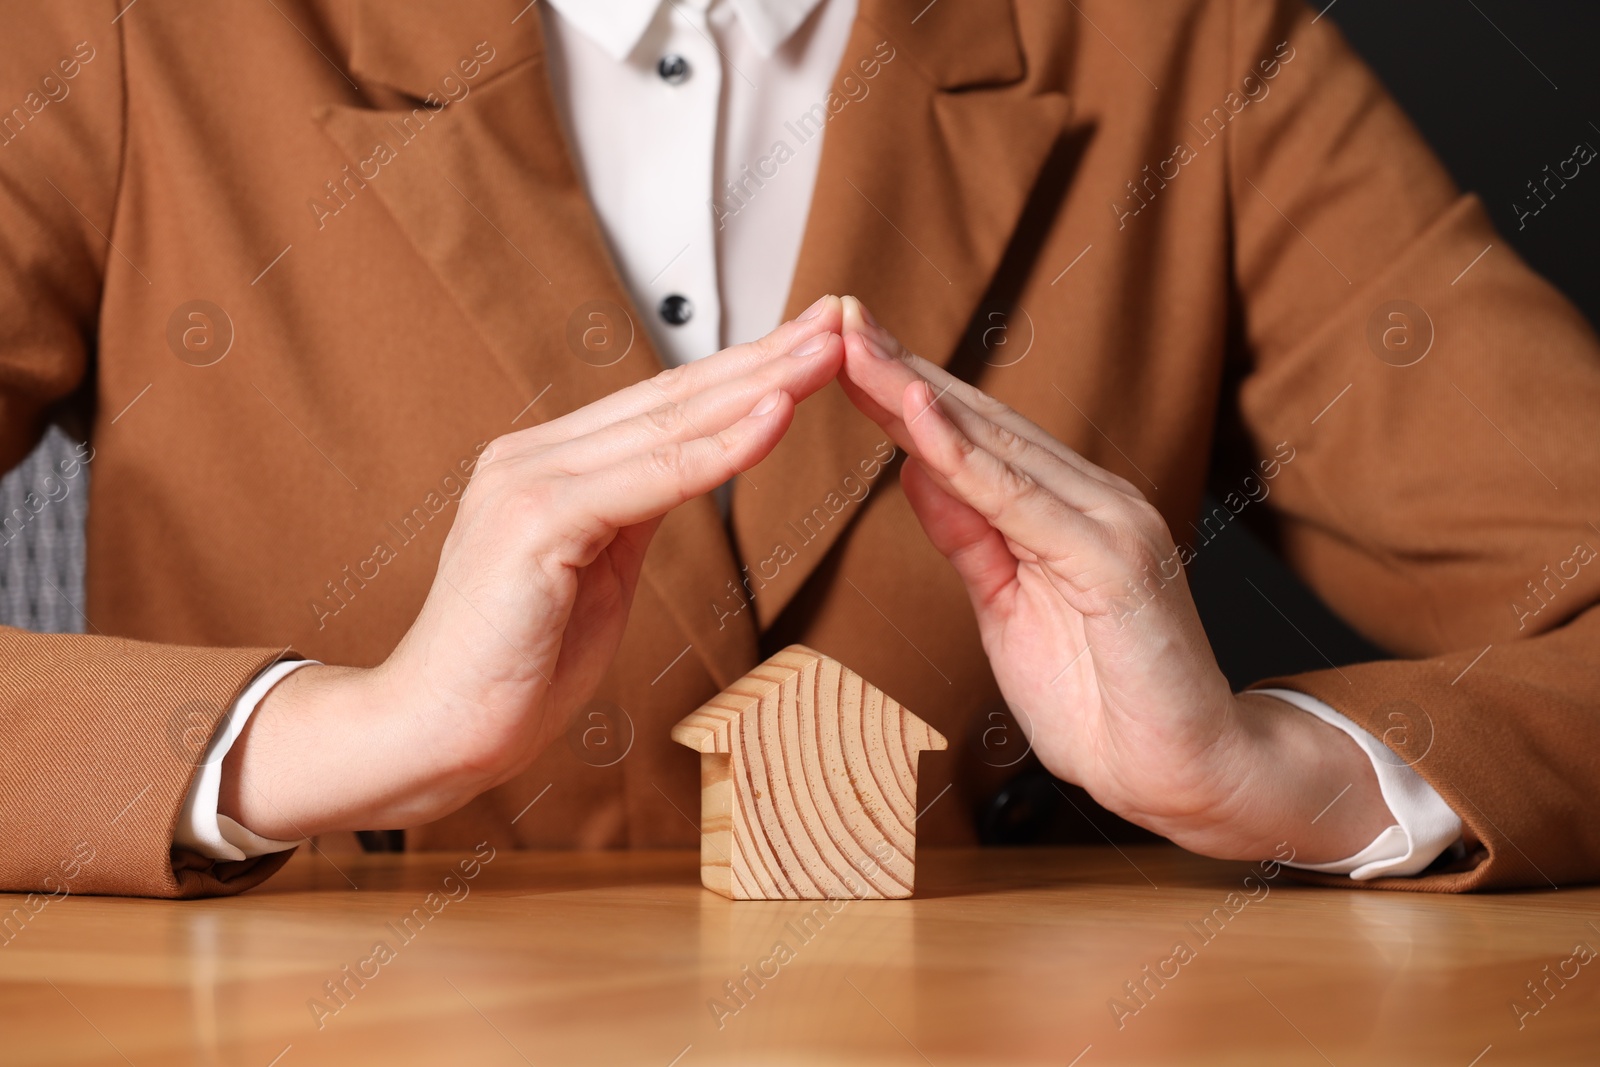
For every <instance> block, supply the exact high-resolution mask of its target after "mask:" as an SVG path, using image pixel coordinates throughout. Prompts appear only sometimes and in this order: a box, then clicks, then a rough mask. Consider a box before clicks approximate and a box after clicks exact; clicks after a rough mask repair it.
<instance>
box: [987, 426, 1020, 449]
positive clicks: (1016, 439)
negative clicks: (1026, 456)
mask: <svg viewBox="0 0 1600 1067" xmlns="http://www.w3.org/2000/svg"><path fill="white" fill-rule="evenodd" d="M991 432H992V433H993V435H994V445H995V448H997V449H999V450H1000V451H1002V452H1007V453H1010V454H1012V455H1015V454H1017V453H1019V452H1021V451H1022V450H1023V449H1024V448H1025V447H1026V446H1027V442H1026V441H1024V440H1023V438H1022V436H1021V435H1020V434H1018V433H1016V432H1015V431H1013V430H1010V429H1008V428H1007V427H1005V426H1001V425H999V424H996V425H995V427H994V429H993V431H991Z"/></svg>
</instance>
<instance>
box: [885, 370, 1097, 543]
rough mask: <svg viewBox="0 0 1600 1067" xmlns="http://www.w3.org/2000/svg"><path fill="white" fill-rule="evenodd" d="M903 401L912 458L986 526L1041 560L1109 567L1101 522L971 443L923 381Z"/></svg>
mask: <svg viewBox="0 0 1600 1067" xmlns="http://www.w3.org/2000/svg"><path fill="white" fill-rule="evenodd" d="M904 402H905V405H906V409H907V414H908V415H909V416H910V418H909V419H908V421H907V426H908V427H909V428H910V430H911V432H912V436H913V438H914V445H913V447H914V449H915V455H916V456H917V457H919V458H920V459H921V460H922V461H923V463H924V464H925V465H926V466H927V467H928V469H929V471H930V472H932V473H934V474H937V475H939V477H940V479H941V480H942V481H943V482H944V483H945V484H946V485H948V486H949V492H950V493H951V495H953V496H955V497H956V498H957V499H959V500H961V501H962V502H963V503H965V504H967V505H968V506H969V507H971V508H972V509H973V510H974V511H976V512H977V513H978V514H980V515H982V516H983V518H984V519H986V520H987V521H988V523H989V525H991V526H993V527H995V528H996V529H997V530H999V531H1000V532H1001V533H1002V534H1004V535H1005V536H1006V537H1007V538H1009V539H1011V540H1012V541H1014V542H1016V543H1017V544H1018V545H1019V546H1021V547H1023V548H1025V549H1026V550H1028V551H1030V552H1032V553H1034V554H1035V555H1037V556H1038V557H1039V558H1040V559H1043V560H1045V561H1056V560H1063V559H1069V558H1072V557H1081V560H1080V562H1081V563H1084V564H1087V565H1088V566H1089V568H1090V569H1091V570H1098V569H1100V568H1101V567H1102V566H1103V565H1105V564H1106V563H1109V561H1110V555H1111V553H1110V546H1109V545H1108V544H1107V542H1106V536H1107V535H1106V532H1105V529H1104V527H1102V525H1101V524H1100V523H1098V522H1096V521H1095V520H1093V519H1091V518H1089V517H1088V516H1087V515H1085V514H1083V512H1081V511H1079V510H1078V509H1077V508H1074V507H1071V506H1069V505H1068V504H1067V503H1066V502H1065V501H1063V500H1061V499H1060V498H1059V497H1057V496H1056V495H1055V494H1054V493H1051V492H1050V491H1049V490H1048V489H1046V488H1045V487H1044V486H1043V485H1041V484H1040V483H1039V482H1038V481H1036V480H1035V479H1034V478H1032V477H1031V476H1029V475H1028V474H1027V473H1025V472H1023V471H1020V470H1018V469H1017V468H1016V467H1013V466H1011V465H1010V464H1009V463H1006V462H1005V461H1004V460H1002V459H1001V458H999V457H998V456H995V455H994V454H993V453H991V452H989V451H987V450H986V449H984V448H983V447H981V446H980V445H978V444H976V443H975V442H973V441H972V439H971V438H969V437H967V436H966V434H964V433H962V432H961V429H960V428H959V427H958V426H957V425H956V424H955V423H953V422H952V421H950V420H949V419H947V418H946V417H945V416H944V413H943V410H942V408H941V407H940V404H939V403H937V402H935V399H934V393H933V390H932V388H931V387H930V385H929V384H928V383H927V382H917V383H914V384H912V385H910V386H908V387H907V388H906V395H905V401H904Z"/></svg>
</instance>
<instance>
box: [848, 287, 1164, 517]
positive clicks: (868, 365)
mask: <svg viewBox="0 0 1600 1067" xmlns="http://www.w3.org/2000/svg"><path fill="white" fill-rule="evenodd" d="M842 310H843V319H844V330H845V335H844V336H845V367H844V374H843V375H842V376H841V379H840V380H841V382H842V383H844V384H845V392H846V394H848V395H849V396H850V398H851V399H852V400H853V401H855V402H856V405H857V407H859V408H860V409H861V411H862V413H863V414H865V415H866V416H867V417H868V418H871V419H872V420H873V421H874V422H877V423H878V425H880V426H882V427H883V428H884V429H885V431H887V432H888V433H889V434H890V436H891V437H894V438H896V440H897V443H900V444H903V445H904V444H906V443H907V442H906V441H904V440H899V438H900V437H903V436H906V435H905V434H904V431H903V429H901V427H903V424H904V422H905V419H906V416H905V414H904V412H903V410H902V407H901V403H900V400H901V398H902V396H903V395H904V393H905V388H906V386H907V385H909V384H910V383H911V382H913V381H915V380H916V379H918V378H921V379H922V380H923V381H926V382H928V383H929V384H930V385H932V386H933V388H934V392H935V393H936V395H939V396H953V397H955V398H956V399H957V400H959V401H961V403H962V404H964V405H966V407H967V408H968V409H970V410H972V411H974V412H976V413H977V414H979V415H980V416H982V417H983V418H985V419H988V420H989V421H990V422H993V423H995V424H996V425H997V426H1001V427H1003V428H1004V429H1006V430H1008V431H1010V432H1011V433H1013V434H1016V435H1017V436H1018V437H1021V438H1023V439H1025V440H1028V441H1031V442H1032V443H1033V444H1035V445H1037V446H1038V447H1039V448H1042V449H1044V450H1046V451H1048V452H1051V453H1053V454H1054V455H1055V456H1056V457H1057V458H1058V459H1060V460H1061V461H1062V462H1064V463H1066V464H1068V465H1070V466H1072V467H1073V468H1075V469H1077V470H1079V471H1082V472H1083V473H1084V474H1085V475H1087V476H1088V477H1091V478H1093V479H1095V480H1096V481H1099V482H1102V483H1104V484H1106V485H1107V486H1110V487H1112V488H1114V489H1116V490H1117V491H1119V492H1123V493H1128V494H1130V495H1132V496H1135V497H1138V498H1139V499H1143V494H1142V493H1141V492H1140V490H1139V489H1138V487H1137V486H1135V485H1134V484H1133V483H1132V482H1129V481H1128V480H1127V479H1125V478H1122V477H1121V476H1119V475H1116V474H1113V473H1112V472H1111V471H1108V470H1106V469H1105V468H1103V467H1101V466H1099V465H1097V464H1095V463H1091V462H1090V461H1089V460H1087V459H1085V458H1084V457H1083V456H1082V455H1080V454H1079V453H1078V452H1076V451H1075V450H1073V449H1072V448H1070V447H1068V446H1067V445H1066V444H1064V443H1063V442H1061V441H1060V440H1058V439H1057V438H1056V437H1055V436H1054V435H1052V434H1050V433H1049V432H1048V431H1046V430H1045V429H1044V428H1043V427H1041V426H1039V425H1038V424H1037V423H1035V422H1033V421H1032V420H1031V419H1028V418H1027V417H1026V416H1024V415H1022V414H1021V413H1019V412H1017V411H1015V410H1013V409H1012V408H1010V407H1009V406H1007V405H1006V404H1004V403H1002V402H1000V401H999V400H996V399H995V398H994V397H991V396H989V395H988V394H987V393H985V392H983V390H981V389H979V388H977V387H976V386H974V385H972V384H970V383H968V382H964V381H962V380H961V379H960V378H957V377H956V376H955V375H953V374H951V373H950V372H949V371H947V370H945V369H944V368H943V367H940V366H938V365H937V364H934V363H930V362H928V361H927V360H925V359H923V358H921V357H920V356H917V355H914V354H913V353H911V352H909V351H907V350H906V349H905V347H904V346H903V345H901V343H900V342H899V340H898V339H897V338H895V336H894V335H893V334H891V333H890V332H889V331H888V330H885V329H884V328H883V327H881V326H879V325H876V324H875V323H874V322H873V321H872V319H871V316H870V314H869V313H868V312H867V310H866V308H865V306H864V305H862V304H861V302H860V301H859V300H857V299H855V298H854V297H850V296H847V297H845V298H844V299H843V301H842ZM896 423H899V424H900V426H896Z"/></svg>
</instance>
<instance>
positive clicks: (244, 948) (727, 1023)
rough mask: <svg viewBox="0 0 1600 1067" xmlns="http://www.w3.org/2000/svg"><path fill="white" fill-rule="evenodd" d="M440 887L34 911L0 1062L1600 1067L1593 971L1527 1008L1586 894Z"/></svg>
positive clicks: (554, 861)
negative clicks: (729, 892) (807, 892)
mask: <svg viewBox="0 0 1600 1067" xmlns="http://www.w3.org/2000/svg"><path fill="white" fill-rule="evenodd" d="M461 859H462V857H460V856H453V855H443V854H419V855H407V856H340V857H336V858H331V859H330V858H329V857H326V856H318V855H311V854H307V853H304V852H302V854H300V855H298V856H296V857H295V859H294V861H293V862H292V863H291V864H290V866H289V867H288V868H287V869H286V870H285V871H284V872H283V873H281V874H280V875H279V876H278V877H276V878H274V879H273V880H272V881H271V882H269V883H268V884H267V885H266V886H263V887H262V888H260V889H257V890H256V891H254V892H251V893H249V894H246V895H245V896H242V897H235V898H232V899H225V900H205V901H192V902H165V901H149V900H119V899H111V898H79V897H73V898H66V899H62V900H59V901H55V902H52V903H51V904H50V905H49V906H48V907H46V908H45V909H44V910H43V911H41V912H39V913H38V914H37V915H36V916H35V917H34V918H33V919H32V920H31V921H30V922H29V923H28V924H27V925H26V927H25V928H24V929H23V930H22V931H21V932H20V933H19V934H17V935H16V936H15V937H13V939H12V940H11V941H10V943H9V944H6V945H5V946H4V947H3V948H0V1063H4V1064H13V1063H28V1064H73V1065H88V1064H119V1065H120V1064H127V1063H133V1064H137V1065H139V1067H146V1065H150V1067H154V1065H163V1067H166V1065H173V1064H191V1063H192V1064H228V1065H241V1067H269V1065H273V1067H302V1065H305V1064H321V1063H348V1064H369V1063H371V1064H385V1063H395V1064H412V1063H418V1064H421V1063H426V1064H472V1065H482V1067H493V1065H499V1064H505V1065H518V1064H524V1063H527V1064H539V1065H541V1067H543V1065H545V1064H580V1063H606V1064H639V1065H644V1067H669V1065H677V1067H698V1065H702V1064H712V1063H716V1064H809V1063H871V1064H874V1065H888V1064H916V1065H926V1064H934V1065H938V1067H946V1065H956V1064H1007V1065H1017V1064H1052V1065H1056V1067H1067V1065H1069V1064H1075V1065H1078V1067H1099V1065H1101V1064H1124V1063H1127V1064H1132V1063H1227V1064H1272V1065H1279V1064H1325V1063H1331V1064H1337V1065H1340V1067H1343V1065H1346V1064H1372V1063H1404V1064H1422V1063H1430V1064H1431V1063H1437V1064H1448V1065H1453V1067H1469V1065H1473V1064H1476V1065H1478V1067H1499V1065H1502V1064H1507V1063H1540V1064H1558V1063H1595V1062H1600V963H1591V964H1587V965H1578V964H1576V963H1568V964H1566V965H1565V969H1566V971H1567V972H1568V973H1569V974H1571V973H1572V972H1573V970H1574V969H1576V971H1577V973H1576V977H1572V978H1570V979H1567V980H1565V984H1564V986H1561V985H1558V984H1557V979H1551V980H1550V981H1549V984H1548V986H1547V988H1548V989H1550V990H1552V992H1549V993H1546V994H1545V997H1546V999H1547V1001H1548V1003H1545V1004H1543V1005H1542V1006H1541V1002H1540V1001H1538V1000H1535V999H1533V998H1532V996H1531V995H1530V994H1529V991H1528V987H1527V985H1526V983H1528V982H1530V981H1533V982H1539V981H1541V980H1544V979H1545V977H1546V975H1547V974H1555V973H1556V972H1557V971H1558V969H1560V968H1562V966H1563V961H1566V960H1568V959H1569V957H1571V956H1572V955H1573V950H1574V947H1575V946H1576V945H1578V944H1579V943H1583V944H1586V945H1590V946H1596V947H1600V925H1597V924H1600V889H1564V890H1560V891H1557V892H1542V893H1519V894H1502V895H1496V896H1478V897H1438V896H1419V895H1412V894H1399V893H1391V894H1381V893H1366V892H1354V891H1344V890H1325V889H1313V888H1306V887H1303V886H1297V885H1293V884H1291V883H1290V882H1289V879H1288V877H1287V876H1285V875H1281V874H1280V875H1278V876H1277V877H1276V878H1263V877H1262V875H1261V872H1260V871H1259V870H1258V871H1257V872H1256V874H1255V876H1254V878H1252V879H1251V880H1250V881H1249V882H1248V883H1247V882H1246V878H1247V877H1249V876H1250V874H1251V870H1252V869H1251V868H1250V867H1247V866H1245V865H1242V864H1229V863H1219V862H1214V861H1210V860H1203V859H1198V858H1195V857H1192V856H1188V855H1186V854H1184V853H1181V852H1179V851H1177V850H1175V849H1169V848H1140V849H1131V848H1130V849H1127V850H1125V853H1119V852H1117V851H1115V850H1113V849H1111V848H1103V849H1099V848H1097V849H1072V850H990V851H976V850H974V851H960V852H942V853H941V852H937V851H928V852H927V853H926V854H925V855H924V856H923V857H922V858H921V862H920V864H919V870H918V877H917V890H918V892H917V896H916V898H915V899H913V900H909V901H840V902H835V904H834V905H833V910H830V909H828V908H827V907H823V909H822V910H821V911H819V912H813V910H812V909H813V907H814V905H811V904H802V903H798V902H791V903H769V902H732V901H728V900H724V899H722V898H721V897H718V896H715V895H713V894H711V893H708V892H705V891H704V890H702V889H701V888H700V887H699V884H698V872H697V865H698V858H697V857H696V856H695V855H694V854H691V853H687V852H684V853H609V854H549V853H542V854H540V853H511V852H501V853H499V854H498V855H496V856H494V857H493V858H492V859H490V860H489V861H488V862H487V863H483V864H480V865H479V866H478V867H477V868H475V869H474V868H472V867H470V866H469V868H468V869H469V870H473V871H474V873H475V874H476V877H474V878H472V879H470V880H467V879H465V878H463V876H462V871H461V868H460V862H461ZM335 863H337V865H338V866H337V869H336V867H335V866H334V864H335ZM447 876H449V877H448V880H447ZM352 883H353V885H354V886H355V887H358V888H352ZM430 893H432V894H436V895H435V896H433V897H432V898H431V899H430V898H429V894H430ZM1230 894H1232V895H1231V896H1230ZM0 902H3V903H4V905H5V909H6V910H9V909H10V907H11V906H13V905H15V903H16V902H17V900H16V898H6V897H3V896H0ZM430 906H432V908H433V909H434V910H430ZM414 909H416V910H415V911H414ZM1217 909H1220V911H1218V910H1217ZM407 915H411V916H412V918H411V920H410V922H409V924H407V923H406V922H404V921H403V920H404V917H406V916H407ZM419 916H420V917H419ZM407 937H409V940H406V938H407ZM380 942H382V943H384V944H385V945H387V947H388V951H387V953H381V952H380V953H376V954H375V953H374V947H375V945H377V944H378V943H380ZM779 942H782V943H783V945H784V946H785V948H786V951H783V950H780V951H778V952H776V953H775V951H774V949H775V946H776V945H777V944H778V943H779ZM1179 942H1183V943H1184V944H1185V945H1187V947H1188V949H1189V952H1188V953H1187V954H1183V953H1179V954H1178V956H1180V957H1182V958H1176V957H1175V956H1174V947H1175V945H1177V943H1179ZM1546 965H1549V966H1550V967H1551V971H1550V972H1546V971H1544V968H1545V966H1546ZM1147 966H1148V967H1149V968H1150V970H1149V971H1148V972H1147V971H1146V970H1145V968H1146V967H1147ZM346 968H348V970H347V969H346ZM747 968H748V970H747ZM763 973H764V974H765V975H766V976H767V977H765V978H763V977H762V974H763ZM362 975H366V977H362ZM750 975H754V977H749V976H750ZM1163 975H1166V976H1167V977H1163ZM730 982H731V983H736V984H737V983H742V985H743V987H744V991H743V992H741V993H740V995H739V998H738V999H734V998H733V997H732V996H730V994H729V988H730V987H729V986H728V985H727V983H730ZM326 983H333V984H334V985H338V984H340V983H342V985H343V991H342V992H340V993H339V995H338V997H337V998H335V996H333V995H331V994H330V992H329V990H330V988H333V987H332V986H330V985H328V984H326ZM1125 983H1134V985H1135V986H1139V985H1141V984H1142V986H1143V988H1144V990H1145V992H1144V993H1142V994H1141V996H1140V997H1139V998H1137V999H1136V998H1135V997H1134V996H1132V995H1131V994H1130V993H1129V987H1128V986H1127V985H1126V984H1125ZM1519 1000H1520V1002H1521V1003H1523V1004H1524V1010H1525V1012H1527V1013H1528V1014H1524V1015H1523V1017H1522V1018H1521V1019H1520V1023H1521V1027H1520V1028H1519V1019H1518V1015H1517V1013H1516V1011H1515V1010H1514V1009H1513V1008H1512V1004H1513V1003H1514V1002H1518V1001H1519ZM718 1004H720V1005H721V1007H720V1009H719V1008H717V1007H716V1005H718ZM1118 1004H1120V1005H1121V1007H1120V1009H1118V1008H1116V1007H1115V1006H1114V1005H1118ZM319 1005H320V1006H319ZM1535 1007H1538V1008H1539V1010H1538V1012H1537V1014H1533V1013H1532V1012H1533V1008H1535Z"/></svg>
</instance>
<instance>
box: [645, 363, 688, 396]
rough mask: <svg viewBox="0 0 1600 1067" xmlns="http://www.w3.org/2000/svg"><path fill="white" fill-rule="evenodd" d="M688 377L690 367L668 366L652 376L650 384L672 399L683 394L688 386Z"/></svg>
mask: <svg viewBox="0 0 1600 1067" xmlns="http://www.w3.org/2000/svg"><path fill="white" fill-rule="evenodd" d="M688 378H689V368H688V367H668V368H667V369H666V370H663V371H661V372H659V373H657V374H656V376H655V377H654V378H651V379H650V384H651V385H652V386H654V387H655V390H656V392H658V393H660V394H661V395H662V396H664V397H667V398H669V399H670V398H673V397H677V396H680V395H682V393H683V391H684V389H685V388H687V386H688Z"/></svg>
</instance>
